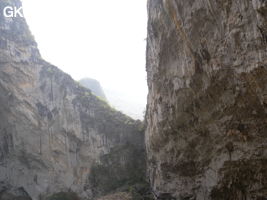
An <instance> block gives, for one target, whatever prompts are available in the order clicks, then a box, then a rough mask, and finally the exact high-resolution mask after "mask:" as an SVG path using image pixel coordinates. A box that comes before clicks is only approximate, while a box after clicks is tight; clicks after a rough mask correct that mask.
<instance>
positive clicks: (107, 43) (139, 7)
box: [23, 0, 147, 118]
mask: <svg viewBox="0 0 267 200" xmlns="http://www.w3.org/2000/svg"><path fill="white" fill-rule="evenodd" d="M23 9H24V15H25V17H26V20H27V22H28V24H29V27H30V29H31V31H32V33H33V35H34V37H35V39H36V41H37V43H38V46H39V49H40V52H41V54H42V57H43V58H44V59H46V60H47V61H48V62H50V63H52V64H54V65H56V66H58V67H59V68H60V69H62V70H63V71H65V72H66V73H68V74H70V75H71V76H72V77H73V78H74V79H75V80H79V79H81V78H84V77H90V78H94V79H97V80H98V81H99V82H100V83H101V85H102V86H103V88H106V89H107V90H109V91H115V93H117V94H120V97H119V98H118V99H123V101H124V102H123V103H124V104H125V101H126V104H127V103H129V108H131V109H132V111H133V112H135V114H133V115H132V116H134V117H135V118H141V116H142V115H143V111H144V109H145V104H146V95H147V86H146V72H145V45H146V41H145V38H146V21H147V13H146V1H145V0H23ZM120 109H122V110H125V109H124V108H120ZM125 112H127V111H125Z"/></svg>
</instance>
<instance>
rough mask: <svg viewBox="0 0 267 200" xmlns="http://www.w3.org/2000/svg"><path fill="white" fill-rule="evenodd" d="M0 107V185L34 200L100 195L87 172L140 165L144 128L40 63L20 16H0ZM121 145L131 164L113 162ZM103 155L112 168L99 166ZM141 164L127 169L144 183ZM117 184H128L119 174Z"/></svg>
mask: <svg viewBox="0 0 267 200" xmlns="http://www.w3.org/2000/svg"><path fill="white" fill-rule="evenodd" d="M7 5H9V6H16V7H20V5H21V3H20V1H18V0H9V1H6V0H5V1H1V2H0V10H2V9H3V8H4V7H5V6H7ZM0 105H1V106H0V119H1V120H0V181H1V182H3V184H4V185H8V186H10V187H11V188H12V187H13V188H14V190H15V189H16V188H23V190H25V192H27V194H28V195H29V196H30V197H31V198H32V199H33V200H37V199H39V198H42V197H46V196H49V195H52V194H53V193H59V192H67V191H74V192H76V193H78V194H79V196H81V197H93V196H94V194H95V193H94V192H97V194H98V195H101V194H102V193H101V192H102V190H101V188H97V189H99V190H100V191H96V188H95V187H94V188H92V187H93V186H92V184H91V182H90V180H89V175H90V173H91V171H92V167H93V166H96V165H97V166H102V165H104V167H106V168H108V167H110V166H117V167H118V168H122V169H123V170H124V171H127V166H135V165H136V161H137V160H144V138H143V137H144V135H143V130H142V123H141V122H140V121H134V120H132V119H131V118H129V117H127V116H125V115H123V114H122V113H120V112H117V111H115V110H113V109H111V108H110V107H109V106H108V105H107V104H106V103H105V102H103V101H100V100H99V99H98V98H97V97H95V96H94V95H92V94H91V93H90V91H89V90H87V89H86V88H84V87H80V86H79V84H77V83H76V82H75V81H74V80H72V79H71V77H70V76H69V75H67V74H65V73H63V72H62V71H60V70H59V69H58V68H57V67H55V66H53V65H51V64H49V63H47V62H46V61H44V60H42V58H41V57H40V54H39V51H38V48H37V45H36V42H35V41H34V38H33V36H32V35H31V33H30V31H29V29H28V27H27V24H26V22H25V20H24V18H4V17H3V16H2V15H0ZM126 146H127V148H126V149H127V151H126V152H124V154H123V155H124V156H125V157H128V156H129V155H132V154H133V152H139V154H137V155H136V156H137V158H136V160H133V159H131V160H127V159H123V157H119V156H120V155H121V152H123V148H124V147H126ZM114 149H120V150H121V151H116V152H115V151H114ZM127 152H128V153H129V155H128V153H127ZM111 153H112V154H111ZM116 153H117V154H116ZM109 155H111V158H114V157H115V158H114V159H111V158H110V159H109ZM116 155H118V157H116ZM103 157H105V158H106V160H110V162H109V163H102V162H103V161H104V160H103ZM113 161H114V162H117V163H113ZM144 163H145V162H143V165H140V167H139V168H135V169H132V168H131V170H133V172H134V173H135V174H139V175H142V176H143V177H144V171H145V170H144V169H145V164H144ZM111 170H112V169H111ZM117 178H118V180H120V184H117V185H118V187H120V186H121V184H123V183H124V182H131V177H129V176H126V175H125V173H122V174H120V173H117ZM108 181H109V180H108ZM134 183H135V182H134V181H133V182H132V184H134ZM93 189H94V190H93ZM109 189H110V188H108V189H107V191H110V190H109ZM112 189H116V188H112ZM52 196H53V195H52Z"/></svg>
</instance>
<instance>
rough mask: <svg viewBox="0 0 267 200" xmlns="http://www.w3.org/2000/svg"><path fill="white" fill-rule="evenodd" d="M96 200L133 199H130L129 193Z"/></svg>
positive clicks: (120, 193)
mask: <svg viewBox="0 0 267 200" xmlns="http://www.w3.org/2000/svg"><path fill="white" fill-rule="evenodd" d="M97 200H133V199H132V198H131V195H130V194H129V193H126V192H119V193H115V194H110V195H107V196H104V197H101V198H98V199H97Z"/></svg>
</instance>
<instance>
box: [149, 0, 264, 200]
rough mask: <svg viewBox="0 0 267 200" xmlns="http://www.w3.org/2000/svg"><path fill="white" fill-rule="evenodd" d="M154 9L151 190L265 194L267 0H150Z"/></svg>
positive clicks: (200, 197)
mask: <svg viewBox="0 0 267 200" xmlns="http://www.w3.org/2000/svg"><path fill="white" fill-rule="evenodd" d="M148 12H149V13H148V16H149V22H148V38H147V67H146V69H147V73H148V86H149V96H148V110H147V113H146V121H147V124H148V126H147V130H146V146H147V155H148V164H149V166H148V173H149V177H150V182H151V185H152V187H153V190H154V191H155V193H156V194H158V195H160V194H163V193H167V194H169V196H172V197H173V199H181V200H183V199H184V200H185V199H186V200H189V199H190V200H204V199H205V200H207V199H214V200H223V199H228V200H229V199H235V200H241V199H246V200H251V199H257V200H260V199H267V148H266V147H267V125H266V124H267V121H266V119H267V115H266V112H267V53H266V48H267V2H266V0H235V1H234V0H217V1H210V0H203V1H200V0H149V1H148ZM169 198H170V199H171V197H169Z"/></svg>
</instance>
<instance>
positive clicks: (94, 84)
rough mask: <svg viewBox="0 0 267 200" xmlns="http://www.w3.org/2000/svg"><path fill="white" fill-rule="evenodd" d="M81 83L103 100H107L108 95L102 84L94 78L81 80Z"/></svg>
mask: <svg viewBox="0 0 267 200" xmlns="http://www.w3.org/2000/svg"><path fill="white" fill-rule="evenodd" d="M79 83H80V84H81V85H82V86H83V87H86V88H88V89H90V90H91V92H92V93H93V94H94V95H95V96H97V97H100V98H101V99H104V100H107V98H106V95H105V93H104V90H103V88H102V87H101V85H100V83H99V82H98V81H97V80H95V79H92V78H83V79H81V80H79Z"/></svg>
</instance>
